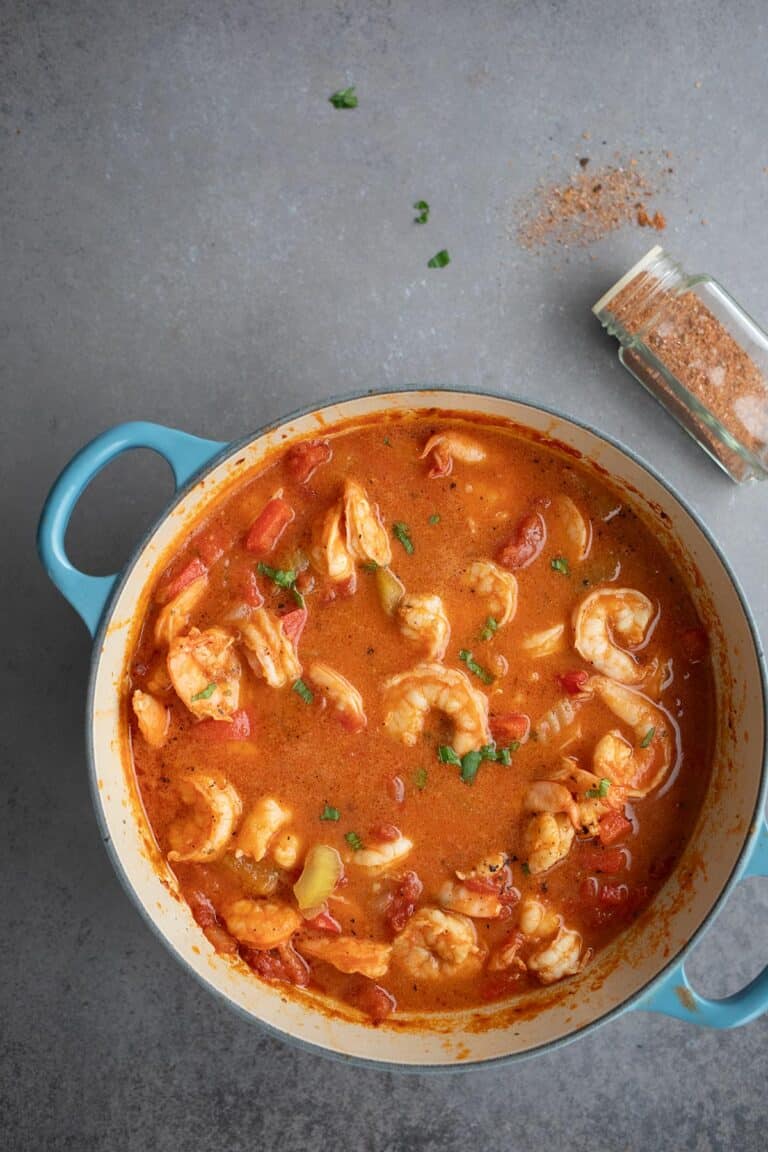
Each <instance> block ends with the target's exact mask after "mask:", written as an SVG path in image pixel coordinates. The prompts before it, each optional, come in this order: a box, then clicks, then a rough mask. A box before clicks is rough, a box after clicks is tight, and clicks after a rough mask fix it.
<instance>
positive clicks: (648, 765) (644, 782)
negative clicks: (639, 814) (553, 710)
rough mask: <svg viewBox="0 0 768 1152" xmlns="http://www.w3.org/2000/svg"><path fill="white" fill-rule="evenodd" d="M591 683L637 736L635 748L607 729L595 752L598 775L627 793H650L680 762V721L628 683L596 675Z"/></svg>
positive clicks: (594, 762) (630, 794)
mask: <svg viewBox="0 0 768 1152" xmlns="http://www.w3.org/2000/svg"><path fill="white" fill-rule="evenodd" d="M589 683H590V687H591V688H592V690H593V691H594V693H595V695H596V696H598V697H599V698H600V699H601V700H602V702H603V703H604V704H605V705H607V707H608V708H610V710H611V712H613V714H614V716H617V717H618V719H619V720H621V721H623V722H624V723H625V724H627V725H629V727H630V728H631V729H632V731H633V733H634V736H635V747H634V748H633V747H632V746H631V745H630V744H629V743H628V742H627V741H626V740H625V738H624V737H623V736H622V734H621V732H619V731H612V732H608V733H606V735H605V736H603V737H602V738H601V739H600V740H599V741H598V743H597V746H596V748H595V750H594V753H593V757H592V767H593V770H594V772H595V775H596V776H599V777H605V778H606V779H608V780H610V781H611V783H612V784H616V785H618V786H620V787H621V788H623V789H624V791H625V794H626V795H627V796H632V797H635V798H642V797H643V796H647V795H648V793H649V792H652V791H653V789H654V788H658V786H659V785H660V784H661V782H662V781H663V780H664V778H665V777H666V775H667V774H668V772H669V770H670V768H671V767H672V765H673V764H675V763H676V762H677V758H678V755H679V752H678V748H679V741H678V731H677V725H676V724H675V722H674V720H673V719H672V717H671V716H670V715H669V714H668V713H667V712H665V711H664V709H662V708H660V707H659V705H658V704H654V703H653V702H652V701H651V700H649V699H648V697H647V696H644V695H643V694H642V693H641V692H637V691H636V690H635V689H633V688H628V687H627V686H626V685H625V684H617V683H616V682H615V680H610V679H609V678H608V677H607V676H593V677H592V678H591V680H590V682H589Z"/></svg>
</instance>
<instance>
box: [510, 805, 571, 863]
mask: <svg viewBox="0 0 768 1152" xmlns="http://www.w3.org/2000/svg"><path fill="white" fill-rule="evenodd" d="M574 836H575V832H574V830H573V826H572V825H571V824H570V823H569V821H568V817H567V816H566V815H565V813H563V812H558V813H552V812H539V813H537V814H536V815H535V816H532V817H531V819H530V820H529V821H528V823H527V825H526V827H525V831H524V833H523V852H524V853H525V855H526V856H527V857H528V870H529V872H530V873H531V875H532V876H536V875H537V874H538V873H539V872H547V871H548V870H549V869H550V868H554V866H555V864H558V863H559V862H560V861H561V860H564V859H565V857H566V856H567V855H568V853H569V852H570V850H571V845H572V844H573V838H574Z"/></svg>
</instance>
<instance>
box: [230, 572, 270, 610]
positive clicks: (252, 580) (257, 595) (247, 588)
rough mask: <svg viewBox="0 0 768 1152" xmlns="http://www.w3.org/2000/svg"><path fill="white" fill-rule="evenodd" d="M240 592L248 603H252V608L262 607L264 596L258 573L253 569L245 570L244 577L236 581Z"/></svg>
mask: <svg viewBox="0 0 768 1152" xmlns="http://www.w3.org/2000/svg"><path fill="white" fill-rule="evenodd" d="M236 583H237V585H238V589H239V591H240V594H241V595H242V597H243V600H245V602H246V604H250V606H251V607H252V608H261V606H262V604H263V603H264V597H263V596H262V593H261V588H259V582H258V580H257V579H256V573H255V572H254V571H253V569H250V570H249V571H247V572H243V574H242V578H241V579H240V580H239V581H236Z"/></svg>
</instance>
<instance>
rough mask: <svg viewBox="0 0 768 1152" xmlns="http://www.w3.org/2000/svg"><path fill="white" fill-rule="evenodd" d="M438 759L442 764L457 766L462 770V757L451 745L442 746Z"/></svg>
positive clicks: (438, 751)
mask: <svg viewBox="0 0 768 1152" xmlns="http://www.w3.org/2000/svg"><path fill="white" fill-rule="evenodd" d="M437 758H438V760H439V761H440V763H441V764H455V765H456V766H457V767H458V768H461V757H460V756H459V755H458V754H457V753H456V752H454V750H453V748H451V746H450V744H441V745H440V747H439V748H438V750H437Z"/></svg>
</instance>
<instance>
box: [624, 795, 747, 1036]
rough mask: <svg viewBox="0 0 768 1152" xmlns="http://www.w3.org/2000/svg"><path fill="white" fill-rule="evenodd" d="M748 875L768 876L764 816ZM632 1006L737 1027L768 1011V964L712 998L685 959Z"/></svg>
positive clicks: (711, 1024) (710, 1025)
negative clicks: (736, 988) (729, 992)
mask: <svg viewBox="0 0 768 1152" xmlns="http://www.w3.org/2000/svg"><path fill="white" fill-rule="evenodd" d="M748 876H768V825H766V822H765V818H764V817H762V818H761V820H760V830H759V832H758V834H757V837H756V838H755V842H754V844H753V847H752V851H751V853H750V856H749V859H748V860H747V863H746V866H745V868H744V871H743V873H742V875H741V879H742V880H743V879H746V878H747V877H748ZM633 1007H635V1008H637V1009H639V1010H640V1011H641V1012H661V1013H662V1014H663V1015H665V1016H676V1017H677V1019H678V1020H687V1021H688V1022H689V1023H691V1024H701V1025H702V1026H703V1027H705V1028H737V1027H738V1026H739V1025H740V1024H748V1023H749V1022H750V1020H755V1019H757V1017H758V1016H762V1015H763V1014H764V1013H765V1012H768V965H766V966H765V968H763V970H762V972H760V973H758V975H757V976H756V977H755V978H754V980H752V981H751V982H750V983H749V984H747V986H746V988H742V989H741V991H740V992H735V993H734V994H733V996H726V997H725V998H724V999H722V1000H710V999H708V998H707V997H706V996H700V995H699V993H698V992H696V991H695V989H694V988H692V987H691V984H690V982H689V980H688V976H687V975H686V971H685V960H682V961H681V962H680V963H679V964H676V965H675V966H674V967H673V968H672V969H671V971H670V972H668V973H667V974H666V976H664V978H663V979H662V980H661V981H660V983H658V984H655V985H654V987H653V988H651V990H650V991H649V992H648V993H647V994H646V995H645V996H643V997H642V999H641V1000H639V1001H638V1003H637V1004H635V1005H633Z"/></svg>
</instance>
